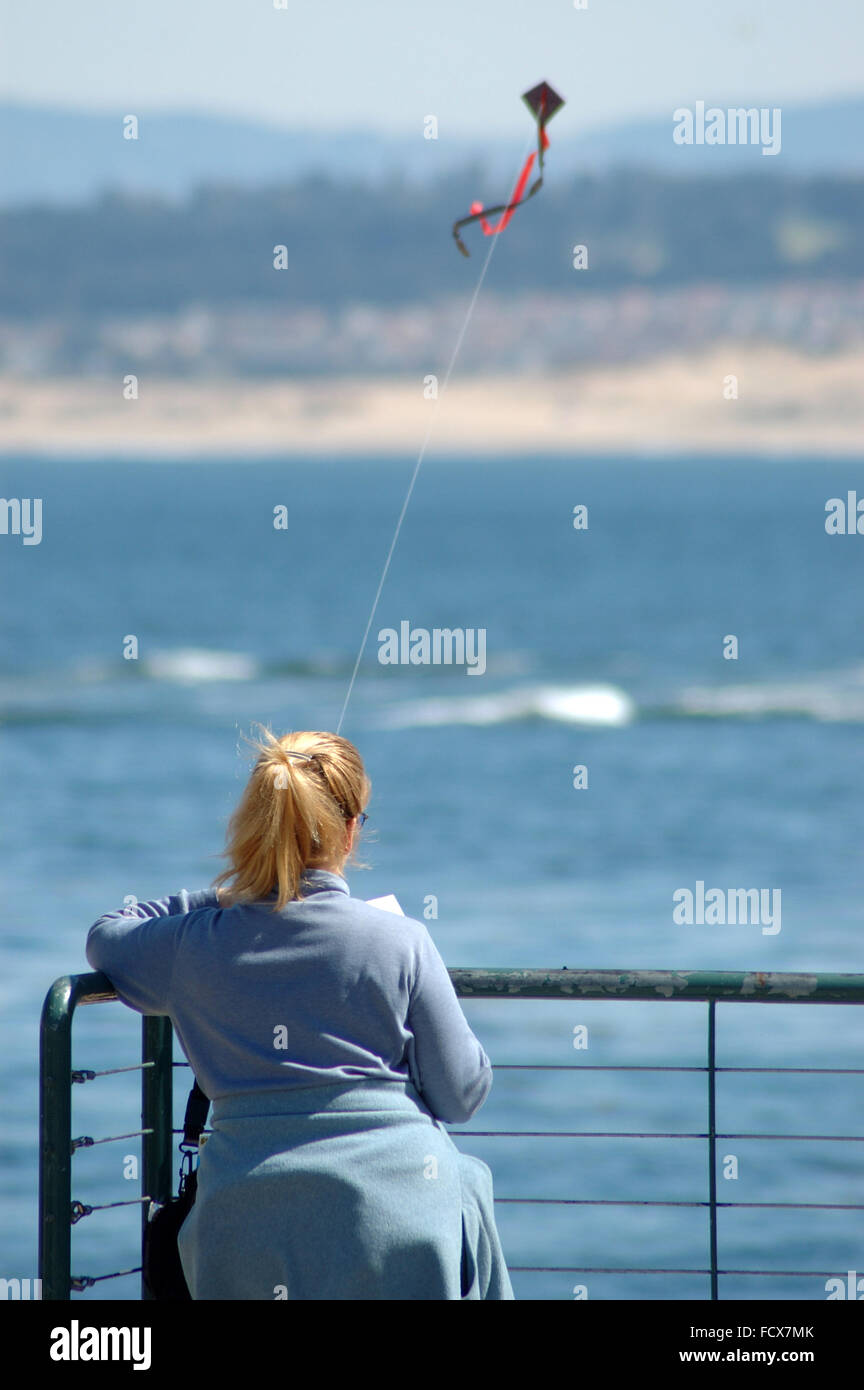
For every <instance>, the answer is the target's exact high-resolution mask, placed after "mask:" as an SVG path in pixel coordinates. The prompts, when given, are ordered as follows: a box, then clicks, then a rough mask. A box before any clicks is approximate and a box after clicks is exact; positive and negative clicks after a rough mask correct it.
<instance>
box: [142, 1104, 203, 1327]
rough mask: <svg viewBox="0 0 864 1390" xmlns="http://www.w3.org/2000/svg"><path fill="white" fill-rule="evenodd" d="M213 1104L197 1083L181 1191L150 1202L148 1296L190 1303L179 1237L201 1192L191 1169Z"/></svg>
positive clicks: (187, 1121)
mask: <svg viewBox="0 0 864 1390" xmlns="http://www.w3.org/2000/svg"><path fill="white" fill-rule="evenodd" d="M209 1109H210V1101H209V1100H208V1099H207V1097H206V1096H205V1094H204V1092H203V1091H202V1090H201V1087H200V1086H199V1085H198V1082H197V1081H196V1082H195V1085H194V1086H193V1087H192V1090H191V1091H190V1092H189V1099H188V1100H187V1102H186V1115H185V1117H184V1120H183V1141H182V1143H181V1145H180V1152H181V1153H182V1155H183V1161H182V1163H181V1164H180V1190H179V1192H178V1194H177V1196H176V1197H170V1198H169V1199H168V1201H167V1202H165V1203H164V1204H163V1205H161V1206H157V1204H156V1203H155V1202H151V1204H150V1211H149V1213H148V1217H147V1225H146V1227H145V1230H144V1258H143V1260H142V1262H141V1263H142V1270H141V1273H142V1282H143V1285H144V1291H145V1296H146V1297H148V1298H156V1299H163V1300H171V1301H174V1302H177V1301H180V1300H184V1299H185V1300H188V1301H191V1298H192V1295H191V1294H190V1292H189V1286H188V1285H187V1283H186V1277H185V1275H184V1273H183V1266H182V1264H181V1263H180V1251H179V1250H178V1248H177V1236H178V1235H179V1233H180V1227H181V1226H182V1225H183V1222H184V1221H185V1220H186V1217H187V1216H188V1215H189V1212H190V1211H191V1210H192V1204H193V1202H194V1201H195V1197H196V1194H197V1190H198V1173H197V1171H196V1170H195V1169H194V1168H193V1167H192V1154H193V1152H195V1151H197V1149H198V1144H199V1140H200V1138H201V1131H202V1129H203V1128H204V1125H205V1122H206V1120H207V1112H208V1110H209Z"/></svg>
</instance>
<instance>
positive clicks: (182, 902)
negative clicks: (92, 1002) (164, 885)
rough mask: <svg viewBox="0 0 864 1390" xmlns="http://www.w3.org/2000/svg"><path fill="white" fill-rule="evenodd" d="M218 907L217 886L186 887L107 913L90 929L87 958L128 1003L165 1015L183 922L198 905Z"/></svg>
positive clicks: (142, 1009) (140, 1008)
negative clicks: (190, 890)
mask: <svg viewBox="0 0 864 1390" xmlns="http://www.w3.org/2000/svg"><path fill="white" fill-rule="evenodd" d="M218 906H219V898H218V895H217V893H216V891H215V889H211V888H205V889H203V890H202V891H200V892H197V893H187V891H186V889H185V888H182V889H181V890H180V892H179V893H173V894H171V895H170V896H169V897H167V898H155V899H153V900H152V901H151V902H146V903H135V904H134V906H132V907H124V908H119V909H118V910H117V911H116V912H106V913H105V915H104V916H103V917H100V918H99V919H98V921H96V922H94V923H93V926H92V927H91V928H90V931H89V932H88V934H87V945H86V948H85V953H86V956H87V960H88V962H89V963H90V965H92V967H93V969H94V970H101V971H103V972H104V973H105V974H106V975H107V976H108V978H109V980H110V981H111V983H112V984H113V986H114V988H115V989H116V991H117V993H118V995H119V997H120V998H121V999H122V1000H123V1002H124V1004H128V1005H129V1007H130V1008H132V1009H137V1011H138V1012H139V1013H142V1014H164V1013H165V1012H166V1008H165V1004H166V1000H167V997H168V990H169V987H170V984H171V976H172V975H173V973H174V960H175V956H176V950H177V941H178V937H179V928H180V927H181V926H182V921H183V919H184V918H185V917H186V916H188V914H189V913H190V912H194V911H196V910H197V909H198V908H201V907H218Z"/></svg>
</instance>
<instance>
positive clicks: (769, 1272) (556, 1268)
mask: <svg viewBox="0 0 864 1390" xmlns="http://www.w3.org/2000/svg"><path fill="white" fill-rule="evenodd" d="M507 1268H508V1269H509V1270H511V1271H512V1272H513V1273H516V1274H710V1273H711V1271H710V1269H625V1268H623V1267H621V1266H619V1265H511V1264H508V1266H507ZM717 1273H718V1274H752V1275H754V1276H756V1277H758V1278H760V1279H775V1278H776V1279H837V1278H839V1277H840V1276H839V1275H838V1274H837V1271H836V1269H718V1271H717Z"/></svg>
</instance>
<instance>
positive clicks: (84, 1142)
mask: <svg viewBox="0 0 864 1390" xmlns="http://www.w3.org/2000/svg"><path fill="white" fill-rule="evenodd" d="M150 1133H152V1131H151V1130H147V1129H133V1130H131V1131H130V1132H129V1134H108V1135H106V1137H105V1138H104V1139H91V1138H90V1135H89V1134H82V1135H81V1137H80V1139H73V1140H72V1149H73V1152H74V1151H75V1150H76V1149H95V1147H96V1145H97V1144H116V1143H117V1141H118V1139H138V1138H140V1136H141V1135H142V1134H150Z"/></svg>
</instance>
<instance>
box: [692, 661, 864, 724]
mask: <svg viewBox="0 0 864 1390" xmlns="http://www.w3.org/2000/svg"><path fill="white" fill-rule="evenodd" d="M676 708H677V709H678V710H679V712H680V713H682V714H689V715H708V716H713V717H714V718H734V717H738V718H744V719H747V718H750V719H752V718H759V717H767V716H772V715H784V714H789V715H806V716H808V717H809V718H810V719H816V720H820V721H823V722H825V723H836V722H845V723H852V724H859V723H862V722H864V667H856V668H855V669H854V670H852V671H846V672H843V671H841V672H832V673H830V674H827V675H824V676H818V677H815V678H812V679H810V680H804V681H775V682H771V681H764V682H758V683H757V682H753V683H751V684H747V685H730V686H721V687H716V686H693V687H691V688H690V689H688V690H685V691H684V692H683V694H682V695H681V696H680V697H679V699H678V701H677V702H676Z"/></svg>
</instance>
